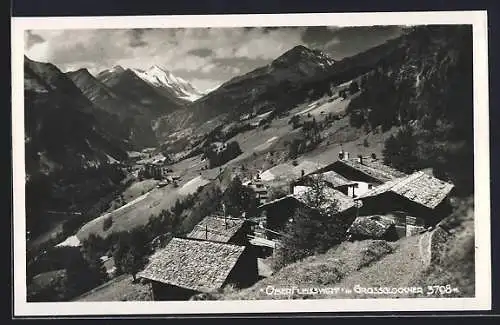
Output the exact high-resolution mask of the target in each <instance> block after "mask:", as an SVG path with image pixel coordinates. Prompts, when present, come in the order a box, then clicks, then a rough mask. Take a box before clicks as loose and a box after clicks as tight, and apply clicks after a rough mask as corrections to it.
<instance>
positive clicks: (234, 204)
mask: <svg viewBox="0 0 500 325" xmlns="http://www.w3.org/2000/svg"><path fill="white" fill-rule="evenodd" d="M222 201H223V202H224V204H225V207H226V213H227V214H228V215H230V216H233V217H235V218H238V217H240V216H241V215H242V213H243V212H245V213H246V216H247V217H252V216H254V215H255V214H256V212H257V206H258V200H257V197H256V195H255V192H254V190H253V189H252V188H250V187H248V186H244V185H243V184H242V183H241V180H240V178H239V177H237V176H236V177H234V178H233V180H232V181H231V183H230V184H229V186H228V187H227V189H226V190H225V191H224V194H223V196H222Z"/></svg>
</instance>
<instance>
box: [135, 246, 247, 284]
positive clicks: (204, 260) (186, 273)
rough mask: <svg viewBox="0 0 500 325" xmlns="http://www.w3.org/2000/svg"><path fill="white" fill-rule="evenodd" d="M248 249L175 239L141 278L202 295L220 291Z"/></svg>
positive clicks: (139, 275) (157, 254)
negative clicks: (202, 293)
mask: <svg viewBox="0 0 500 325" xmlns="http://www.w3.org/2000/svg"><path fill="white" fill-rule="evenodd" d="M244 249H245V247H244V246H237V245H230V244H224V243H216V242H211V241H201V240H192V239H183V238H173V239H172V240H171V241H170V243H168V245H167V246H166V247H165V248H164V249H162V250H161V251H159V252H158V253H156V254H155V255H154V256H153V257H152V261H151V263H150V264H149V265H148V266H147V267H146V268H145V269H144V270H143V271H142V272H140V273H138V274H137V276H138V277H140V278H145V279H148V280H152V281H156V282H161V283H166V284H170V285H174V286H178V287H182V288H185V289H190V290H194V291H200V292H211V291H213V290H217V289H219V288H221V287H222V286H223V285H224V283H225V281H226V279H227V277H228V276H229V273H230V272H231V270H232V269H233V267H234V266H235V265H236V262H238V260H239V258H240V257H241V255H242V253H243V251H244Z"/></svg>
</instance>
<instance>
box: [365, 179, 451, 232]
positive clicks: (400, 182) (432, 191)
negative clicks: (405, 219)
mask: <svg viewBox="0 0 500 325" xmlns="http://www.w3.org/2000/svg"><path fill="white" fill-rule="evenodd" d="M453 187H454V186H453V184H450V183H447V182H444V181H442V180H440V179H437V178H435V177H433V176H430V175H427V174H425V173H424V172H422V171H418V172H415V173H413V174H411V175H409V176H406V177H401V178H398V179H394V180H392V181H389V182H387V183H385V184H382V185H380V186H377V187H375V188H373V189H372V190H370V191H368V192H367V193H365V194H363V195H361V196H360V197H359V198H358V199H359V200H361V202H362V203H363V205H362V207H361V209H360V215H374V214H387V213H389V212H392V211H403V212H406V213H407V215H408V216H411V217H415V218H417V219H420V220H421V221H422V222H423V224H424V225H425V226H432V225H435V224H436V223H438V222H439V221H440V220H442V219H443V218H444V217H446V216H447V215H448V214H449V213H450V212H451V208H450V205H449V201H448V199H447V198H448V196H449V194H450V192H451V191H452V189H453Z"/></svg>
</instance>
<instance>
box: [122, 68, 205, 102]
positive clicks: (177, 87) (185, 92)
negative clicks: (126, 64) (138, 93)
mask: <svg viewBox="0 0 500 325" xmlns="http://www.w3.org/2000/svg"><path fill="white" fill-rule="evenodd" d="M132 71H133V72H134V73H135V74H136V75H137V76H138V77H139V78H141V79H142V80H144V81H145V82H147V83H149V84H150V85H152V86H154V87H156V88H160V89H162V90H166V91H169V92H172V93H173V94H174V95H175V96H177V97H178V98H182V99H185V100H189V101H195V100H196V99H198V98H200V97H201V96H202V95H203V93H202V92H200V91H199V90H197V89H196V88H195V87H193V85H191V84H190V83H189V82H188V81H186V80H184V79H182V78H180V77H177V76H175V75H174V74H173V73H172V72H170V71H168V70H167V69H165V68H163V67H161V66H159V65H153V66H151V67H150V68H149V69H147V70H140V69H132Z"/></svg>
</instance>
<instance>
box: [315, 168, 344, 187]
mask: <svg viewBox="0 0 500 325" xmlns="http://www.w3.org/2000/svg"><path fill="white" fill-rule="evenodd" d="M308 176H309V177H321V178H323V180H324V181H325V182H327V183H328V184H330V185H331V186H332V187H339V186H343V185H348V184H353V183H354V182H353V181H350V180H348V179H347V178H345V177H344V176H342V175H340V174H339V173H336V172H334V171H328V172H324V173H321V174H310V175H308Z"/></svg>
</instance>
